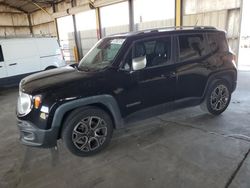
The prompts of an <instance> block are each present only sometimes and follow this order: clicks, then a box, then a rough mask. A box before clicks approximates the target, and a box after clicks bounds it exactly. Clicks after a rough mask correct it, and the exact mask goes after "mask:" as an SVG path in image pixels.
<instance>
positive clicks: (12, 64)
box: [9, 63, 17, 66]
mask: <svg viewBox="0 0 250 188" xmlns="http://www.w3.org/2000/svg"><path fill="white" fill-rule="evenodd" d="M14 65H17V63H11V64H9V66H14Z"/></svg>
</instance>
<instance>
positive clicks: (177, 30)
mask: <svg viewBox="0 0 250 188" xmlns="http://www.w3.org/2000/svg"><path fill="white" fill-rule="evenodd" d="M201 32H225V31H223V30H219V29H217V28H215V27H212V26H181V27H164V28H154V29H147V30H141V31H133V32H127V33H119V34H114V35H110V36H108V38H109V37H110V38H116V37H121V38H140V37H150V36H160V35H166V34H186V33H187V34H188V33H201Z"/></svg>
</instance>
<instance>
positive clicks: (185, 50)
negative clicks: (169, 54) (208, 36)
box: [178, 34, 206, 62]
mask: <svg viewBox="0 0 250 188" xmlns="http://www.w3.org/2000/svg"><path fill="white" fill-rule="evenodd" d="M178 39H179V62H182V61H187V60H193V59H198V58H200V57H202V56H204V55H205V54H206V49H205V47H206V41H205V37H204V35H203V34H192V35H180V36H179V37H178Z"/></svg>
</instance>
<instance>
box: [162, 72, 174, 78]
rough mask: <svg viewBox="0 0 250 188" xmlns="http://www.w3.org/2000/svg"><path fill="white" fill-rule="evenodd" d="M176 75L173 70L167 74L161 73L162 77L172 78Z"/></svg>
mask: <svg viewBox="0 0 250 188" xmlns="http://www.w3.org/2000/svg"><path fill="white" fill-rule="evenodd" d="M175 76H176V73H175V72H170V73H169V74H162V75H161V77H162V78H174V77H175Z"/></svg>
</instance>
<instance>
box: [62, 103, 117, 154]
mask: <svg viewBox="0 0 250 188" xmlns="http://www.w3.org/2000/svg"><path fill="white" fill-rule="evenodd" d="M112 132H113V123H112V120H111V118H110V116H109V115H108V114H107V113H106V112H105V111H103V110H101V109H99V108H95V107H88V108H81V109H77V110H75V111H73V112H72V113H71V114H70V115H69V116H68V118H67V119H66V121H65V124H64V127H63V130H62V139H63V142H64V144H65V145H66V147H67V148H68V149H69V150H70V151H71V152H72V153H73V154H75V155H78V156H90V155H94V154H96V153H98V152H100V151H101V150H103V149H104V148H105V147H106V146H107V145H108V144H109V142H110V140H111V137H112Z"/></svg>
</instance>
